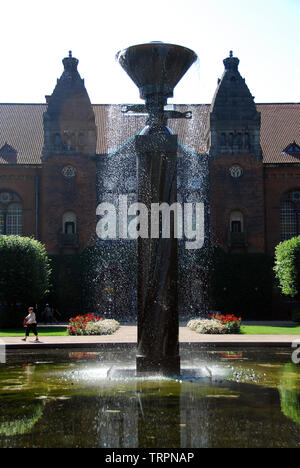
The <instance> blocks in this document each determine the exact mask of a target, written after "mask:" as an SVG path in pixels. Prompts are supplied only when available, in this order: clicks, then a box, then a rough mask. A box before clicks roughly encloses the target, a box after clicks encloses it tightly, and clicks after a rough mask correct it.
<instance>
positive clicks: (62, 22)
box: [0, 0, 300, 104]
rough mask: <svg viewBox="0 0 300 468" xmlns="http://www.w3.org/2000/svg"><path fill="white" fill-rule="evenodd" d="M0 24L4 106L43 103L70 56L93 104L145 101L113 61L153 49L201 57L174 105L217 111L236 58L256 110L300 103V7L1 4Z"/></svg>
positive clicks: (278, 0) (276, 1)
mask: <svg viewBox="0 0 300 468" xmlns="http://www.w3.org/2000/svg"><path fill="white" fill-rule="evenodd" d="M0 15H1V49H0V54H1V55H0V57H1V73H0V102H44V101H45V99H44V96H45V94H51V93H52V91H53V89H54V86H55V84H56V79H57V78H59V77H60V76H61V74H62V71H63V66H62V63H61V60H62V58H63V57H65V56H67V55H68V51H69V50H72V52H73V56H74V57H76V58H78V59H79V67H78V70H79V72H80V75H81V77H82V78H84V79H85V84H86V88H87V91H88V93H89V96H90V98H91V101H92V103H95V104H96V103H124V102H140V100H139V94H138V89H137V87H136V86H135V85H134V84H133V83H132V82H131V80H130V78H129V77H128V76H127V75H126V73H125V72H124V71H123V70H122V68H121V67H120V65H118V64H117V63H116V62H115V54H116V52H118V51H119V50H120V49H123V48H125V47H128V46H130V45H134V44H140V43H143V42H149V41H164V42H169V43H175V44H179V45H183V46H186V47H189V48H191V49H193V50H194V51H195V52H196V53H197V54H198V56H199V60H200V62H199V63H198V64H197V65H196V66H195V65H194V66H193V67H192V68H191V69H190V70H189V71H188V72H187V74H186V75H185V77H184V78H183V79H182V81H181V82H180V83H179V84H178V86H177V87H176V88H175V93H174V99H173V102H177V103H209V102H211V100H212V97H213V94H214V91H215V88H216V85H217V79H218V77H220V76H221V75H222V73H223V69H224V67H223V63H222V61H223V59H224V58H225V57H227V56H228V54H229V50H231V49H232V50H233V52H234V55H235V56H237V57H239V59H240V67H239V69H240V72H241V75H242V76H243V77H245V78H246V82H247V84H248V86H249V88H250V91H251V92H252V94H253V95H254V96H255V100H256V102H300V86H299V85H300V60H299V20H300V0H84V1H83V0H51V1H49V0H1V3H0ZM169 102H170V103H171V102H172V100H170V101H169Z"/></svg>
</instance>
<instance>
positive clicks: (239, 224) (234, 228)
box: [229, 211, 244, 232]
mask: <svg viewBox="0 0 300 468" xmlns="http://www.w3.org/2000/svg"><path fill="white" fill-rule="evenodd" d="M229 229H230V232H244V217H243V213H241V212H240V211H232V212H231V214H230V226H229Z"/></svg>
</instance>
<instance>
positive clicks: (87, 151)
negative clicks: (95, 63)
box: [0, 54, 300, 254]
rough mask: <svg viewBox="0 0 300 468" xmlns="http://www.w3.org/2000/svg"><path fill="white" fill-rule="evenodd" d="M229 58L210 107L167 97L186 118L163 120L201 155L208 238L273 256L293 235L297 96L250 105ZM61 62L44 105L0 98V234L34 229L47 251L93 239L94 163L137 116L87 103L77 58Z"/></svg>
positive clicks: (299, 184)
mask: <svg viewBox="0 0 300 468" xmlns="http://www.w3.org/2000/svg"><path fill="white" fill-rule="evenodd" d="M238 63H239V61H238V59H237V58H235V57H233V56H232V54H230V57H228V58H227V59H225V60H224V65H225V71H224V74H223V76H222V78H221V80H219V84H218V87H217V90H216V93H215V96H214V98H213V101H212V104H211V105H205V104H200V105H197V104H195V105H174V106H173V107H174V109H176V110H180V111H185V110H192V112H193V118H192V119H191V120H178V121H176V120H174V121H173V122H170V127H171V128H172V130H173V131H174V133H175V134H178V139H179V141H180V143H181V144H182V145H184V146H185V147H187V148H189V149H191V150H193V151H194V152H195V153H196V154H198V156H199V158H201V155H203V154H204V153H208V154H209V158H210V215H211V218H210V219H211V221H210V222H211V232H212V239H213V240H214V242H215V243H217V244H218V245H221V246H223V247H224V248H225V249H226V250H229V251H233V252H249V253H251V252H268V253H271V254H272V253H273V252H274V247H275V246H276V244H278V242H279V241H280V240H283V239H287V238H290V237H292V236H294V235H297V234H300V220H299V216H300V215H299V213H300V146H299V145H300V104H299V103H272V104H255V103H254V99H253V97H252V95H251V93H250V91H249V89H248V87H247V85H246V82H245V80H244V79H243V78H242V77H241V75H240V73H239V71H238ZM63 65H64V70H63V73H62V75H61V77H60V79H59V80H57V84H56V86H55V89H54V91H53V93H52V94H51V95H50V96H47V97H46V103H45V104H0V233H4V234H14V233H16V234H21V235H24V236H34V237H36V238H38V239H39V240H41V241H42V242H43V243H45V245H46V247H47V250H48V252H49V253H50V254H59V253H76V252H79V251H82V250H83V249H84V248H85V247H86V246H88V245H91V244H93V243H94V241H95V228H96V205H97V195H96V193H97V190H100V191H101V190H106V188H105V180H104V181H103V180H102V179H101V174H100V176H99V167H101V163H102V162H103V161H104V160H105V158H107V157H108V155H110V154H111V153H112V152H113V151H114V150H117V149H118V148H120V147H121V146H122V145H124V144H125V143H126V142H127V141H128V140H129V139H130V138H131V137H132V136H133V135H135V134H136V133H137V132H138V131H139V130H140V129H142V128H143V126H144V123H145V117H143V116H133V117H131V118H127V117H126V116H123V115H122V114H121V106H118V105H92V104H91V102H90V99H89V96H88V93H87V91H86V88H85V86H84V81H83V80H82V79H81V77H80V75H79V73H78V70H77V65H78V60H77V59H75V58H73V57H72V55H71V54H69V57H67V58H65V59H64V60H63ZM287 86H288V82H287ZM191 177H193V175H192V174H191Z"/></svg>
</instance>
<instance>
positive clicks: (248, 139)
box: [244, 133, 250, 148]
mask: <svg viewBox="0 0 300 468" xmlns="http://www.w3.org/2000/svg"><path fill="white" fill-rule="evenodd" d="M244 143H245V147H246V148H248V146H249V145H250V136H249V133H245V135H244Z"/></svg>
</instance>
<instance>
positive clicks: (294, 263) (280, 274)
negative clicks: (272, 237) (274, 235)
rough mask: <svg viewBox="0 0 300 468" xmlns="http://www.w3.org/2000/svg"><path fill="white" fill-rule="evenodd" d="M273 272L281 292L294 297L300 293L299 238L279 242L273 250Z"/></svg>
mask: <svg viewBox="0 0 300 468" xmlns="http://www.w3.org/2000/svg"><path fill="white" fill-rule="evenodd" d="M274 271H275V275H276V278H277V279H278V281H279V286H280V289H281V292H282V293H283V294H284V295H286V296H291V297H295V296H297V295H299V292H300V236H299V237H293V238H292V239H289V240H287V241H284V242H280V244H278V245H277V247H276V249H275V266H274Z"/></svg>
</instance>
